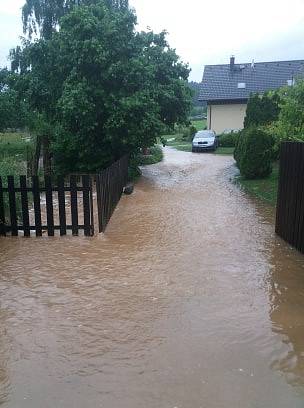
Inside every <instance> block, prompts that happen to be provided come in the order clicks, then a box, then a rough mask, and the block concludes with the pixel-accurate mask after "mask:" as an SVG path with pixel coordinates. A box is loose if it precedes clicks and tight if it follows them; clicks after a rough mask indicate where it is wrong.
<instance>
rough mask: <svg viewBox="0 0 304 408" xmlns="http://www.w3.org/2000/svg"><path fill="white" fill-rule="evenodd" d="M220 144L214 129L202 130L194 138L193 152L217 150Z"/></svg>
mask: <svg viewBox="0 0 304 408" xmlns="http://www.w3.org/2000/svg"><path fill="white" fill-rule="evenodd" d="M217 146H218V139H217V137H216V134H215V132H214V131H213V130H200V131H199V132H197V133H196V134H195V136H194V138H193V140H192V152H199V151H203V150H212V151H215V150H216V148H217Z"/></svg>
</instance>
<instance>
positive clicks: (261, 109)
mask: <svg viewBox="0 0 304 408" xmlns="http://www.w3.org/2000/svg"><path fill="white" fill-rule="evenodd" d="M279 112H280V96H279V94H278V93H277V92H269V93H265V94H263V95H262V96H260V95H258V94H254V95H251V96H250V99H249V101H248V104H247V110H246V117H245V120H244V127H245V128H248V127H250V126H262V125H267V124H270V123H272V122H274V121H276V120H277V119H278V116H279Z"/></svg>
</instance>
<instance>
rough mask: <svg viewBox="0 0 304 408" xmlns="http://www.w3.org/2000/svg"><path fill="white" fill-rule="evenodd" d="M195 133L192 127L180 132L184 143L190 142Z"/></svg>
mask: <svg viewBox="0 0 304 408" xmlns="http://www.w3.org/2000/svg"><path fill="white" fill-rule="evenodd" d="M196 132H197V129H196V127H195V126H193V125H191V126H188V127H185V128H184V129H183V132H182V140H183V141H185V142H192V139H193V137H194V135H195V133H196Z"/></svg>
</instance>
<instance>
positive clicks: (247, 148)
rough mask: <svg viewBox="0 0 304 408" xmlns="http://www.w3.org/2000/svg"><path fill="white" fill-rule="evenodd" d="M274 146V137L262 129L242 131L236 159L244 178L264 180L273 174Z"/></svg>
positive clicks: (252, 128)
mask: <svg viewBox="0 0 304 408" xmlns="http://www.w3.org/2000/svg"><path fill="white" fill-rule="evenodd" d="M273 144H274V143H273V139H272V137H271V136H270V135H269V134H267V133H266V132H265V131H263V130H262V129H260V128H257V127H250V128H248V129H246V130H244V131H242V134H241V136H240V138H239V140H238V143H237V146H236V149H235V154H234V157H235V160H236V162H237V166H238V168H239V169H240V172H241V175H242V176H243V177H244V178H246V179H256V178H264V177H267V176H269V174H271V172H272V158H273Z"/></svg>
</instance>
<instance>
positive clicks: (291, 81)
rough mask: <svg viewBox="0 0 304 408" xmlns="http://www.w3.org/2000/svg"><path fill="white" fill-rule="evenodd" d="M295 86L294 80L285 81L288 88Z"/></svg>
mask: <svg viewBox="0 0 304 408" xmlns="http://www.w3.org/2000/svg"><path fill="white" fill-rule="evenodd" d="M294 84H295V80H294V79H287V85H288V86H293V85H294Z"/></svg>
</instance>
